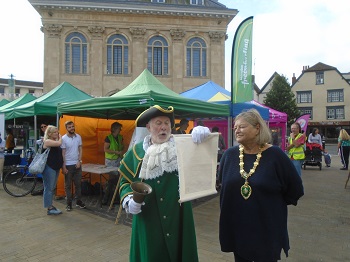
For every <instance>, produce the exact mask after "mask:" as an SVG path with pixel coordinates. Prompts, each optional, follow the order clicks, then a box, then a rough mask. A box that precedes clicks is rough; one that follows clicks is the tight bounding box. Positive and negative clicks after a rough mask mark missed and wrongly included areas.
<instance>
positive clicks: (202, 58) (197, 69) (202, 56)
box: [186, 37, 208, 77]
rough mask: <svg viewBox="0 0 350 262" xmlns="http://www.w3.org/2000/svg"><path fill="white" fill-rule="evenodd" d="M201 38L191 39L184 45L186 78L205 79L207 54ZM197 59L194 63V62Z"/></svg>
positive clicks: (205, 45)
mask: <svg viewBox="0 0 350 262" xmlns="http://www.w3.org/2000/svg"><path fill="white" fill-rule="evenodd" d="M207 51H208V50H207V44H206V42H205V41H204V39H203V38H200V37H191V38H190V39H189V40H188V41H187V43H186V76H187V77H207V75H208V70H207V68H208V55H207V54H208V52H207ZM196 56H197V57H198V58H196ZM196 59H198V61H197V62H196V61H195V60H196Z"/></svg>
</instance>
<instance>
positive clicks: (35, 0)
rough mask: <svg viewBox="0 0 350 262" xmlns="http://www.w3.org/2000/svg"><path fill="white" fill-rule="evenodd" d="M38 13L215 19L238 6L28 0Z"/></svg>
mask: <svg viewBox="0 0 350 262" xmlns="http://www.w3.org/2000/svg"><path fill="white" fill-rule="evenodd" d="M29 2H30V3H31V5H32V6H33V7H34V8H35V9H36V10H37V11H38V12H39V10H40V9H43V10H47V9H51V10H56V9H61V10H62V8H64V10H73V11H102V12H114V13H115V12H117V13H126V11H127V13H135V14H145V13H150V14H154V15H178V16H191V15H194V14H196V16H208V17H215V18H229V20H231V19H233V17H234V16H235V15H236V14H237V13H238V10H237V9H229V8H227V7H226V6H225V5H223V4H221V3H219V2H218V1H217V0H205V1H204V5H192V4H190V1H188V0H165V2H164V3H155V2H151V0H29Z"/></svg>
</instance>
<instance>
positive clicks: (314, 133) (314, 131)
mask: <svg viewBox="0 0 350 262" xmlns="http://www.w3.org/2000/svg"><path fill="white" fill-rule="evenodd" d="M317 130H318V129H317V128H316V127H315V128H314V129H312V136H315V135H316V131H317Z"/></svg>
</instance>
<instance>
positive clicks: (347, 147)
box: [338, 129, 350, 170]
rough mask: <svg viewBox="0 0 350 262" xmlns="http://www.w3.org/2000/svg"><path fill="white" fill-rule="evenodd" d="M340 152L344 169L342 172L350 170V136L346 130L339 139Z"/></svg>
mask: <svg viewBox="0 0 350 262" xmlns="http://www.w3.org/2000/svg"><path fill="white" fill-rule="evenodd" d="M338 152H339V155H340V159H341V162H342V163H343V165H344V166H343V167H342V168H341V169H340V170H348V168H349V153H350V136H349V134H348V132H346V130H345V129H341V130H340V132H339V137H338Z"/></svg>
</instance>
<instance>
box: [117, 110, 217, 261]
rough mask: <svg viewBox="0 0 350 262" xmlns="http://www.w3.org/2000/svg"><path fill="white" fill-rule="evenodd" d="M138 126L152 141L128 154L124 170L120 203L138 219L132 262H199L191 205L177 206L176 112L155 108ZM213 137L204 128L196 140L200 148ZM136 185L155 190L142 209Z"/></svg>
mask: <svg viewBox="0 0 350 262" xmlns="http://www.w3.org/2000/svg"><path fill="white" fill-rule="evenodd" d="M135 125H136V126H138V127H147V129H148V130H149V132H150V135H149V136H146V137H145V139H144V141H143V142H141V143H138V144H136V145H135V146H134V147H133V148H132V149H130V150H129V151H128V152H127V153H126V154H125V156H124V158H123V160H122V161H121V165H120V168H119V172H120V174H121V175H122V179H121V182H120V189H119V193H120V197H121V203H123V207H124V208H125V210H126V212H127V213H131V214H133V215H134V216H133V221H132V236H131V245H130V261H134V262H146V261H147V262H155V261H162V262H167V261H183V262H195V261H198V254H197V243H196V233H195V227H194V221H193V214H192V205H191V202H185V203H182V204H180V203H179V202H178V200H179V177H178V165H177V156H176V149H175V142H174V139H173V137H172V135H171V130H172V128H173V127H174V109H173V107H168V108H167V109H164V108H162V107H160V106H157V105H155V106H153V107H151V108H149V109H147V110H145V111H144V112H143V113H141V114H140V115H139V117H138V118H137V119H136V123H135ZM209 133H210V130H209V129H208V128H207V127H199V129H198V130H195V129H194V130H193V133H192V139H193V141H194V142H196V143H201V142H202V141H203V140H204V139H205V137H206V136H208V135H209ZM135 181H143V182H145V183H147V184H148V185H150V186H151V187H152V192H151V194H149V195H147V196H146V198H145V200H144V202H143V203H136V202H135V201H134V200H133V191H132V190H131V188H130V184H131V183H132V182H135Z"/></svg>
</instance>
